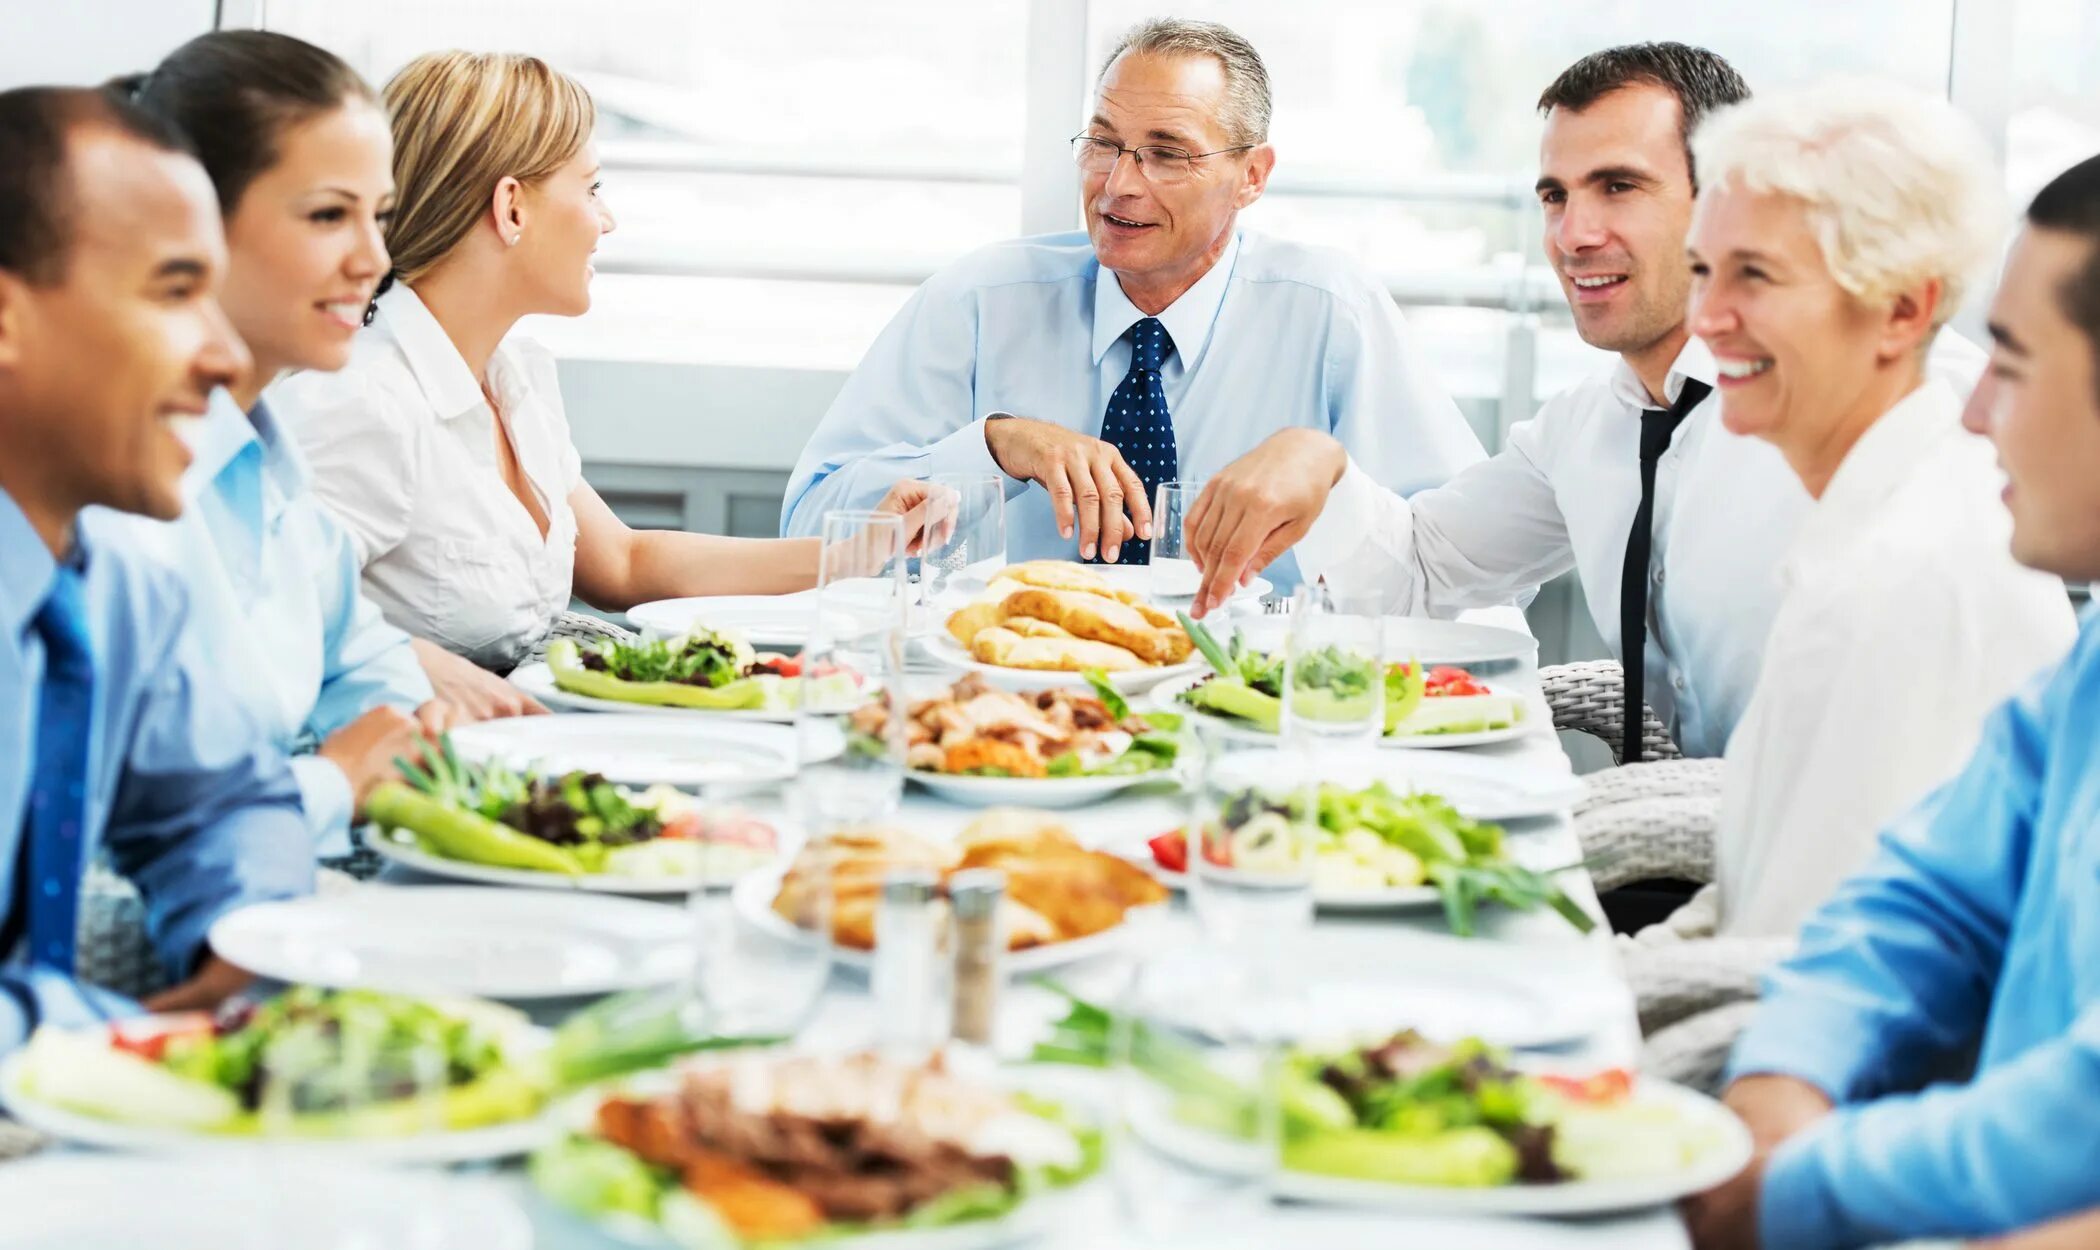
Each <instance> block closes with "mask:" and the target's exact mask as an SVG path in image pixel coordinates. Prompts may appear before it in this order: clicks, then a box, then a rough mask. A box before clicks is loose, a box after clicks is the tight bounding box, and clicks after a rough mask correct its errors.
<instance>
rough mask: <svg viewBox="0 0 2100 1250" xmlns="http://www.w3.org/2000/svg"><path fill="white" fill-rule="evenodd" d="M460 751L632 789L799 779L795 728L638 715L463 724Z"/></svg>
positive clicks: (456, 738)
mask: <svg viewBox="0 0 2100 1250" xmlns="http://www.w3.org/2000/svg"><path fill="white" fill-rule="evenodd" d="M626 706H628V707H632V706H634V705H632V704H628V705H626ZM452 745H453V747H454V749H456V750H457V751H458V752H459V754H460V757H461V758H462V759H466V760H471V761H473V762H474V763H477V764H478V763H485V762H487V761H489V760H497V761H500V762H502V763H504V764H507V765H509V766H510V767H511V768H514V769H521V770H522V769H527V768H531V769H535V770H537V771H538V772H540V773H542V774H545V775H554V774H560V773H566V772H573V771H578V770H581V771H583V772H587V773H599V774H602V775H603V776H604V777H605V779H606V780H607V781H612V782H617V783H619V784H621V785H632V786H649V785H656V784H658V783H662V784H664V785H669V786H682V787H685V788H687V789H698V788H700V787H702V786H712V785H725V784H732V783H742V782H750V783H759V782H768V781H780V780H784V779H786V778H788V777H792V776H794V775H795V731H794V729H792V728H790V727H787V726H783V725H739V724H732V723H729V722H725V721H721V720H712V721H711V720H708V719H705V718H702V717H686V718H684V719H681V720H672V719H670V718H668V717H663V716H643V715H637V714H636V713H634V712H631V711H623V712H614V713H610V714H607V713H582V712H570V713H563V714H558V715H554V716H513V717H509V718H507V719H504V720H491V721H482V722H481V723H479V724H475V725H462V726H460V727H459V728H457V729H455V730H453V731H452ZM835 753H836V752H834V754H835Z"/></svg>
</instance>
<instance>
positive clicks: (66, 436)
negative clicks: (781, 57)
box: [0, 125, 249, 520]
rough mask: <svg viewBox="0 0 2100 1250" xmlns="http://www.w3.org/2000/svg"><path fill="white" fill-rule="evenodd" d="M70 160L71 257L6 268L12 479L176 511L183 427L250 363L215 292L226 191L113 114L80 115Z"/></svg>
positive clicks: (26, 489)
mask: <svg viewBox="0 0 2100 1250" xmlns="http://www.w3.org/2000/svg"><path fill="white" fill-rule="evenodd" d="M66 174H67V176H68V177H69V178H71V180H72V183H73V195H72V204H71V205H70V209H71V211H70V213H69V224H70V227H71V231H72V239H71V243H70V247H69V250H68V252H67V255H66V260H65V269H64V272H63V273H62V274H61V275H59V276H58V277H57V278H55V279H54V280H52V281H50V282H49V283H46V284H41V285H39V284H36V283H32V282H29V281H27V280H25V279H23V278H21V277H20V276H18V275H15V274H12V273H6V272H0V422H4V425H5V428H6V432H7V436H8V437H7V442H8V444H9V446H8V450H7V458H8V460H9V461H10V462H11V466H12V467H13V468H14V469H16V470H19V471H20V473H21V476H20V477H17V476H15V474H12V473H11V474H9V478H8V486H9V490H10V493H13V494H15V495H16V497H17V499H18V500H21V499H23V497H24V494H25V493H33V494H34V495H36V496H37V502H38V503H39V504H40V505H41V506H42V507H43V508H44V510H45V511H47V512H48V513H49V514H51V515H57V516H64V517H70V515H71V514H72V513H73V512H77V511H78V510H79V509H80V508H82V507H85V506H87V505H89V504H104V505H107V506H109V507H112V508H117V509H121V510H123V511H126V512H138V513H144V514H145V515H147V516H152V517H158V518H161V519H163V520H166V519H170V518H173V517H175V516H177V515H179V514H180V513H181V511H182V494H181V480H182V471H183V470H184V469H185V468H187V467H188V466H189V462H190V453H189V449H188V447H187V446H186V445H185V443H184V442H183V440H182V437H181V436H180V434H179V433H178V431H180V430H181V429H182V428H183V427H184V426H186V425H188V424H190V423H191V420H192V419H195V418H201V417H202V416H203V414H204V412H205V409H206V406H207V404H208V403H209V401H210V397H211V393H212V391H213V390H215V389H217V388H218V387H220V386H225V385H230V384H231V383H233V382H234V381H235V380H237V379H238V378H239V377H240V376H241V375H242V374H243V373H245V372H246V370H247V369H248V367H249V360H248V355H247V353H246V351H245V350H244V349H243V348H242V346H241V343H240V340H239V339H238V338H237V337H236V336H235V335H234V333H233V329H232V327H231V325H229V324H228V322H227V319H226V315H225V313H224V312H223V311H221V309H220V307H219V303H218V299H217V293H218V285H219V281H220V278H221V275H222V274H223V273H224V271H225V257H226V253H225V244H224V242H223V241H222V238H221V235H220V225H219V205H218V201H217V199H216V198H215V197H214V196H213V194H212V189H211V182H210V180H209V179H208V178H206V177H205V174H204V170H203V168H202V167H200V166H199V165H198V164H197V163H196V162H195V161H193V160H191V159H190V158H188V157H186V156H182V155H178V154H176V153H171V152H164V151H160V150H158V149H155V148H153V147H150V146H148V145H146V144H144V143H141V142H139V141H137V140H135V139H131V138H129V137H126V136H122V135H119V134H117V133H115V132H113V131H111V130H110V129H108V128H107V127H97V126H93V125H81V126H76V127H75V128H74V130H73V132H72V135H71V137H70V140H69V155H68V160H67V169H66ZM25 483H26V484H25ZM27 508H28V504H26V503H25V510H27Z"/></svg>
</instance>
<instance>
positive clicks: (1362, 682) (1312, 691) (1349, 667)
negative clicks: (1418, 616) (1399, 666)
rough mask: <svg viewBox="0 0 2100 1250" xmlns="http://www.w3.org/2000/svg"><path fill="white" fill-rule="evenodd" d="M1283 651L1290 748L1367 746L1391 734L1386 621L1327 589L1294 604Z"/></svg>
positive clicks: (1309, 590)
mask: <svg viewBox="0 0 2100 1250" xmlns="http://www.w3.org/2000/svg"><path fill="white" fill-rule="evenodd" d="M1290 617H1291V620H1290V628H1289V631H1288V632H1287V633H1286V635H1285V637H1284V652H1283V691H1284V699H1283V741H1284V744H1285V745H1286V746H1291V747H1296V748H1299V749H1302V750H1315V751H1325V750H1329V749H1332V748H1344V749H1346V748H1350V747H1368V746H1372V745H1374V744H1375V743H1376V742H1377V741H1378V738H1379V736H1380V735H1381V734H1383V733H1384V732H1385V664H1384V662H1383V659H1382V656H1383V655H1384V646H1383V637H1382V630H1383V627H1384V619H1383V618H1382V617H1380V616H1377V615H1375V614H1372V613H1365V612H1355V611H1347V610H1344V609H1343V608H1340V607H1338V606H1337V605H1336V603H1335V601H1334V599H1333V598H1332V597H1331V596H1330V595H1329V594H1328V593H1327V589H1326V587H1325V585H1324V584H1321V585H1312V586H1300V587H1298V589H1297V592H1296V593H1295V594H1294V595H1293V596H1292V598H1291V614H1290Z"/></svg>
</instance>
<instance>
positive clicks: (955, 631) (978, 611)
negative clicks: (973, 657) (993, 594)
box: [948, 600, 1006, 647]
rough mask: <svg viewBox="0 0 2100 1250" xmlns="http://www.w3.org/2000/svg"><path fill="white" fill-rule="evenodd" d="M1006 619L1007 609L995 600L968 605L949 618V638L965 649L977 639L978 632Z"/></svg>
mask: <svg viewBox="0 0 2100 1250" xmlns="http://www.w3.org/2000/svg"><path fill="white" fill-rule="evenodd" d="M1004 619H1006V609H1005V608H1003V607H1001V606H1000V605H999V603H998V602H997V601H995V600H991V601H981V602H978V603H972V604H967V605H965V606H963V607H961V608H959V609H957V610H956V611H955V612H954V613H952V614H951V615H950V616H949V617H948V636H949V637H951V638H953V639H955V641H957V642H959V643H961V644H962V645H964V646H965V647H967V646H969V645H970V642H971V640H972V639H974V638H976V637H977V631H978V630H981V629H990V628H991V627H992V626H994V625H997V624H999V623H1000V622H1001V621H1003V620H1004Z"/></svg>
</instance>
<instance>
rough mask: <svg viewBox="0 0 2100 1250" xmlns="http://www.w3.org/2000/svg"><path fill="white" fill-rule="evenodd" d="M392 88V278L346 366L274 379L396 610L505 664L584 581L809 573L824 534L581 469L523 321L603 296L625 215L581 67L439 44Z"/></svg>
mask: <svg viewBox="0 0 2100 1250" xmlns="http://www.w3.org/2000/svg"><path fill="white" fill-rule="evenodd" d="M385 94H386V104H387V108H388V110H389V111H390V113H391V114H392V120H393V140H394V181H395V183H396V184H397V186H398V188H399V193H398V194H399V198H398V201H397V206H396V208H395V212H394V217H393V220H392V223H391V224H390V225H389V226H388V228H387V234H386V244H387V249H388V251H389V252H390V253H391V254H392V257H393V273H392V277H391V282H392V286H391V289H383V292H382V294H381V295H380V297H379V299H378V300H377V302H376V304H375V305H374V309H373V313H372V320H371V324H370V325H369V326H368V328H367V329H366V330H365V331H364V332H363V333H362V334H361V335H360V336H359V341H358V343H357V344H356V347H355V349H354V351H353V354H352V357H351V362H350V366H349V367H348V368H347V369H344V370H343V371H342V372H340V373H336V374H301V375H297V376H294V377H292V378H290V379H288V380H287V381H286V382H284V383H282V384H280V385H279V386H278V387H277V388H276V390H275V392H273V399H274V400H275V402H276V404H277V408H278V410H279V411H280V412H282V413H283V414H284V415H285V417H286V420H287V422H288V423H289V424H290V425H291V426H292V428H293V429H294V431H295V432H296V434H297V436H298V439H299V442H300V444H301V446H302V447H303V448H304V450H305V451H306V454H307V456H308V457H309V458H310V459H311V460H312V462H313V467H314V488H315V490H316V491H318V492H319V493H320V495H321V496H322V498H323V499H324V500H326V502H327V503H328V504H329V506H330V507H331V508H332V509H333V510H334V511H335V512H336V513H337V515H338V516H340V517H341V519H342V520H343V522H344V524H345V525H346V526H347V527H348V529H349V530H350V532H351V534H352V535H353V537H354V538H355V539H356V541H357V545H358V550H359V555H360V557H361V558H362V560H363V565H364V580H365V585H366V587H367V589H368V590H369V591H370V593H371V595H372V597H373V599H375V600H376V601H377V602H378V603H379V605H380V606H381V608H382V609H383V610H384V611H385V612H386V614H387V617H388V618H389V619H390V620H392V621H393V622H394V623H395V624H396V625H399V626H401V627H402V628H404V629H406V630H408V632H410V633H411V634H414V635H416V636H417V637H419V638H423V639H428V640H430V641H431V642H433V643H435V644H437V645H438V646H440V647H442V648H444V649H445V650H447V651H450V652H453V653H456V654H457V655H459V656H463V657H465V658H466V659H468V660H471V661H473V662H474V663H476V664H478V665H480V666H482V667H483V668H487V669H493V670H496V671H498V672H503V671H508V670H509V669H510V668H511V667H512V666H514V665H516V664H517V663H518V662H519V661H520V660H521V659H522V658H524V657H525V656H526V655H527V654H528V653H529V652H530V651H531V650H532V648H533V647H534V646H535V644H537V643H539V642H540V641H541V640H543V639H544V638H545V637H546V635H547V633H548V631H549V629H550V627H551V624H552V622H553V620H554V618H555V616H556V615H557V614H558V613H559V612H560V611H561V610H562V609H563V608H565V607H566V606H567V605H568V603H569V598H570V595H571V594H572V593H573V594H576V595H579V596H581V597H582V598H583V599H584V600H585V601H586V602H589V603H590V604H592V605H594V606H597V607H601V608H612V609H623V608H627V607H631V606H633V605H635V604H637V603H641V602H645V601H648V600H653V599H664V598H674V597H681V596H687V595H709V594H774V593H781V592H786V591H793V590H800V589H804V588H806V587H809V586H811V585H814V584H815V581H816V575H817V543H816V540H814V539H735V538H724V537H720V536H717V535H709V534H688V533H681V532H677V531H667V530H633V529H629V528H628V527H627V525H626V524H624V523H623V522H621V521H620V520H619V518H617V517H615V516H614V515H613V513H612V510H611V509H610V508H608V507H607V506H606V505H605V502H604V500H602V499H600V498H599V496H598V492H597V491H595V490H593V489H592V488H591V486H590V484H589V483H588V482H586V481H584V480H583V474H582V464H581V460H580V458H579V457H578V455H577V452H576V447H575V445H574V443H573V442H571V441H570V437H569V424H568V418H567V416H566V415H565V413H564V412H563V409H562V400H561V391H560V386H559V382H558V380H557V378H556V376H555V366H554V359H553V357H552V356H550V355H549V354H548V353H547V352H546V351H545V350H543V349H541V348H540V347H538V346H537V345H536V344H534V343H532V342H530V341H529V340H526V339H524V338H522V337H520V336H518V335H517V334H515V333H514V332H513V330H514V327H515V326H516V324H517V322H518V321H519V320H520V319H521V318H523V317H526V316H529V315H532V314H535V313H541V314H552V315H555V316H565V317H574V316H580V315H582V314H583V313H584V312H586V311H588V310H589V308H590V305H591V279H592V277H593V275H594V273H595V270H594V269H593V268H592V265H591V259H592V256H593V255H594V253H596V251H597V249H598V243H599V240H600V239H601V238H602V237H603V236H604V235H606V234H607V233H609V232H611V230H612V229H613V225H614V222H613V216H612V212H611V210H610V209H609V208H607V207H606V205H605V202H604V201H603V200H602V199H601V198H600V195H599V190H600V185H599V165H598V154H597V147H596V144H595V143H594V142H593V140H592V134H593V131H594V129H595V127H596V123H597V113H596V110H595V108H594V107H593V106H592V103H591V98H590V96H589V94H588V93H586V92H585V91H584V89H583V87H582V86H581V85H579V84H578V83H577V82H576V81H575V80H574V79H572V78H570V77H568V76H567V75H565V74H562V73H560V72H558V71H556V70H555V69H553V68H552V67H551V66H549V65H548V64H547V63H546V62H544V61H541V60H540V59H538V58H537V57H530V56H515V55H493V54H481V53H471V52H438V53H431V54H429V55H426V56H421V57H418V58H417V59H416V60H414V61H412V62H410V63H409V65H408V66H407V67H406V68H404V69H402V70H401V72H400V73H399V74H396V75H395V76H394V78H393V80H392V81H391V82H389V83H388V84H387V86H386V93H385ZM925 492H926V488H925V486H924V484H923V483H913V482H906V483H901V484H900V485H899V486H898V487H897V488H896V489H895V490H893V491H892V492H891V493H890V495H889V496H888V497H887V498H885V500H884V501H883V504H882V505H881V506H882V507H883V508H884V509H885V510H889V511H893V512H898V513H907V512H909V510H910V507H911V505H912V504H913V503H916V502H918V501H920V500H922V499H923V498H924V496H925ZM911 524H912V522H910V521H908V522H907V525H908V526H910V525H911ZM440 672H441V669H439V668H433V669H432V676H433V679H439V678H440ZM460 681H461V682H462V683H463V684H469V685H471V683H472V681H473V677H471V676H462V677H461V678H460ZM441 685H442V681H441Z"/></svg>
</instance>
